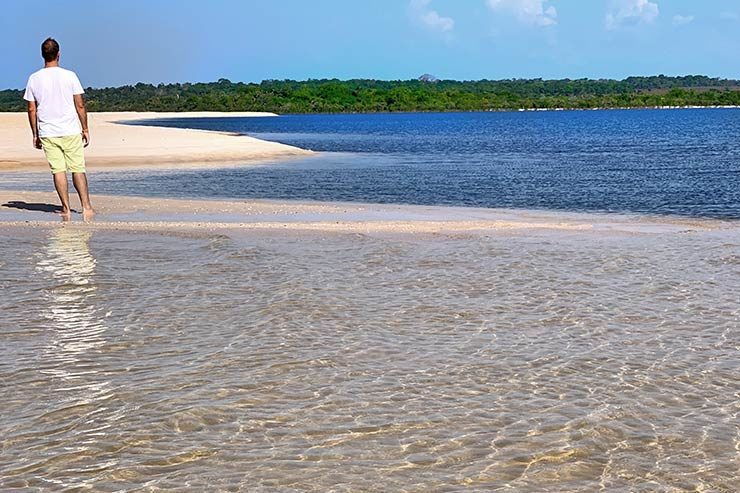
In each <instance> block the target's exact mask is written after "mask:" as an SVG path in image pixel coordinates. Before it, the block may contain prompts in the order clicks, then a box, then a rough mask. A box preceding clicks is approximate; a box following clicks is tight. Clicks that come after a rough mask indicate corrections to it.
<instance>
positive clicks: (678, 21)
mask: <svg viewBox="0 0 740 493" xmlns="http://www.w3.org/2000/svg"><path fill="white" fill-rule="evenodd" d="M692 22H694V16H693V15H674V16H673V25H674V26H675V27H680V26H685V25H686V24H691V23H692Z"/></svg>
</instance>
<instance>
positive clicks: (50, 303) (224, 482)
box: [0, 227, 740, 492]
mask: <svg viewBox="0 0 740 493" xmlns="http://www.w3.org/2000/svg"><path fill="white" fill-rule="evenodd" d="M3 237H4V238H12V241H3V242H0V286H2V293H3V296H2V297H0V337H2V344H1V345H0V394H1V395H2V396H3V411H2V414H1V415H0V489H2V490H3V491H7V490H10V489H12V488H20V489H22V488H29V489H33V490H42V491H64V490H67V489H69V490H74V488H77V487H85V486H86V487H90V488H92V489H93V490H95V491H169V490H173V489H177V491H204V490H208V491H418V492H426V491H462V490H465V491H495V490H499V489H500V490H510V491H584V492H585V491H596V490H605V491H684V490H687V491H694V490H700V491H737V490H738V489H740V479H739V477H738V469H739V466H740V457H739V453H738V450H739V448H740V429H739V428H738V422H740V421H739V420H738V398H737V396H738V392H740V383H738V378H737V376H738V347H739V346H740V334H739V332H738V326H739V321H740V306H739V305H738V299H740V240H739V239H738V236H737V234H729V233H727V232H722V231H717V232H693V233H692V232H687V233H684V234H679V233H672V234H665V235H664V234H650V235H646V234H621V233H605V232H601V233H598V234H597V233H563V232H557V233H535V232H531V231H528V232H526V233H516V232H511V233H497V234H496V235H495V236H493V237H484V236H467V237H464V236H458V237H434V238H421V237H416V238H411V237H397V238H391V237H386V238H383V237H368V236H361V235H322V234H297V233H292V234H288V233H249V234H248V235H246V234H244V235H236V236H231V237H229V236H208V235H204V234H195V233H193V234H186V233H183V234H178V235H170V236H165V235H155V234H144V233H142V234H137V233H130V232H129V233H117V232H109V231H108V232H106V231H92V230H85V229H84V227H60V228H54V229H50V230H41V229H38V230H29V229H25V230H21V229H6V230H4V231H3Z"/></svg>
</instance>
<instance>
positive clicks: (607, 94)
mask: <svg viewBox="0 0 740 493" xmlns="http://www.w3.org/2000/svg"><path fill="white" fill-rule="evenodd" d="M22 95H23V92H22V91H20V90H4V91H0V111H23V110H25V102H24V101H23V99H22ZM86 98H87V101H88V109H89V110H90V111H270V112H275V113H283V114H285V113H353V112H393V111H496V110H516V109H538V108H542V109H551V108H570V109H588V108H647V107H656V106H726V105H740V81H737V80H728V79H718V78H710V77H706V76H684V77H666V76H663V75H659V76H653V77H628V78H626V79H624V80H608V79H599V80H592V79H577V80H571V79H562V80H542V79H507V80H495V81H494V80H480V81H454V80H437V79H436V78H434V77H433V76H428V75H425V76H422V77H420V78H419V79H415V80H407V81H381V80H367V79H361V80H346V81H340V80H336V79H324V80H307V81H292V80H266V81H263V82H261V83H259V84H257V83H242V82H231V81H229V80H227V79H220V80H219V81H217V82H210V83H193V84H190V83H182V84H159V85H152V84H143V83H139V84H136V85H129V86H121V87H105V88H87V89H86Z"/></svg>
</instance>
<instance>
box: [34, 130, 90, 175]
mask: <svg viewBox="0 0 740 493" xmlns="http://www.w3.org/2000/svg"><path fill="white" fill-rule="evenodd" d="M41 147H42V149H44V154H46V160H47V161H49V166H50V167H51V172H52V173H63V172H65V171H71V172H72V173H84V172H85V153H84V152H83V151H82V135H81V134H75V135H65V136H64V137H41Z"/></svg>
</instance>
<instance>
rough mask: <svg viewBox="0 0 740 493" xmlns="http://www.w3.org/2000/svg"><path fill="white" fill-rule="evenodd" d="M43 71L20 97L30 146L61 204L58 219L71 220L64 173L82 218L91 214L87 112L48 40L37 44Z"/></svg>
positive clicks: (78, 88)
mask: <svg viewBox="0 0 740 493" xmlns="http://www.w3.org/2000/svg"><path fill="white" fill-rule="evenodd" d="M41 56H42V57H43V58H44V68H42V69H41V70H39V71H37V72H34V73H33V74H31V77H29V78H28V84H27V85H26V93H25V95H24V96H23V99H25V100H26V101H27V102H28V121H29V123H30V124H31V132H33V145H34V147H36V148H37V149H43V150H44V154H45V155H46V160H47V161H48V162H49V166H50V167H51V173H52V175H53V176H54V187H55V188H56V191H57V194H59V200H61V202H62V212H61V213H62V216H63V217H64V218H65V219H67V220H68V219H69V218H70V217H71V209H70V207H69V188H68V184H67V171H68V170H69V171H71V172H72V183H74V186H75V190H77V194H78V195H79V196H80V203H81V204H82V213H83V217H85V218H86V219H87V218H90V217H92V215H93V214H94V211H93V208H92V205H91V204H90V195H89V193H88V188H87V175H86V174H85V155H84V151H83V147H87V146H88V145H90V131H89V130H88V127H87V110H86V109H85V100H84V99H83V97H82V95H83V94H84V92H85V91H83V90H82V84H80V79H78V78H77V75H76V74H75V73H74V72H72V71H70V70H65V69H63V68H61V67H60V66H59V43H57V42H56V41H55V40H54V39H52V38H48V39H47V40H46V41H44V42H43V43H42V44H41Z"/></svg>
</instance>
